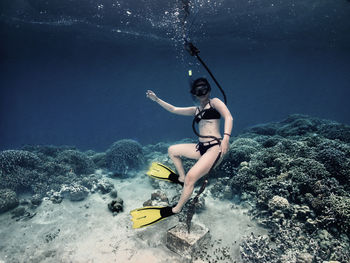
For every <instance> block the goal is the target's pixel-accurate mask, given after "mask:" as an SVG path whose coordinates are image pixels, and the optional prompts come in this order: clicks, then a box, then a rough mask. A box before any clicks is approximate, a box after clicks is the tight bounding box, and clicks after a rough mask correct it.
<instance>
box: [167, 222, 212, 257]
mask: <svg viewBox="0 0 350 263" xmlns="http://www.w3.org/2000/svg"><path fill="white" fill-rule="evenodd" d="M209 240H210V234H209V229H208V228H206V227H205V226H203V225H198V224H192V227H191V232H190V233H188V232H187V226H186V224H184V223H180V224H178V225H176V226H175V227H172V228H170V229H169V230H168V232H167V235H166V246H167V248H169V249H170V250H171V251H173V252H175V253H177V254H179V255H181V256H182V257H183V262H186V261H188V262H190V261H191V260H192V257H193V256H194V254H195V252H196V251H197V250H198V249H200V247H201V246H203V245H204V244H205V243H207V242H209Z"/></svg>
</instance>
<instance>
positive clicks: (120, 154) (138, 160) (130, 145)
mask: <svg viewBox="0 0 350 263" xmlns="http://www.w3.org/2000/svg"><path fill="white" fill-rule="evenodd" d="M106 162H107V167H108V168H109V169H111V170H112V171H114V172H116V173H121V174H126V173H127V172H128V171H129V170H132V169H138V168H140V167H141V165H142V164H143V163H144V155H143V151H142V146H141V145H140V144H139V143H138V142H136V141H134V140H127V139H126V140H120V141H117V142H115V143H113V144H112V146H111V147H110V148H109V149H108V150H107V154H106Z"/></svg>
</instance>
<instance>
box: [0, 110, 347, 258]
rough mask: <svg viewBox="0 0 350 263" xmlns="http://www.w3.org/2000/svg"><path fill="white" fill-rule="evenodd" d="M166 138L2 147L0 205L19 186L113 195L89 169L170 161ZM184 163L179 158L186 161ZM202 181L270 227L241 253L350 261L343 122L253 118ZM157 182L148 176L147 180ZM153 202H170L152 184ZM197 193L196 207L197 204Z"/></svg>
mask: <svg viewBox="0 0 350 263" xmlns="http://www.w3.org/2000/svg"><path fill="white" fill-rule="evenodd" d="M184 141H191V140H188V139H186V140H184ZM168 146H169V145H168V144H166V143H161V142H160V143H158V144H156V145H146V146H141V145H140V144H139V143H138V142H136V141H133V140H120V141H117V142H115V143H114V144H112V146H111V147H110V148H109V149H107V151H106V152H103V153H97V152H94V151H91V150H90V151H87V152H80V151H78V150H77V149H76V148H74V147H69V146H62V147H56V146H24V147H23V148H22V149H20V150H6V151H2V152H0V213H3V212H6V211H9V210H13V209H15V208H16V207H17V209H18V206H19V204H20V203H21V201H20V200H19V198H18V196H19V195H20V194H21V193H23V192H27V193H28V192H29V193H30V194H31V195H32V197H31V199H30V202H31V203H32V204H33V205H36V206H38V205H40V203H41V201H40V200H41V199H42V198H43V197H48V198H50V199H51V200H52V201H53V202H60V201H61V200H62V199H63V198H68V199H69V200H71V201H79V200H82V199H84V198H86V196H88V195H89V194H90V193H95V192H101V193H102V194H106V193H112V194H113V195H114V196H115V197H117V193H116V190H115V189H114V186H113V185H112V184H111V183H110V182H108V181H106V180H105V179H104V178H103V176H102V175H101V174H99V173H98V172H96V170H97V169H103V170H105V171H108V172H109V174H110V175H111V176H112V177H113V178H118V176H128V175H129V173H130V171H140V170H142V169H143V168H145V167H144V164H149V163H151V162H152V161H159V162H162V163H164V164H165V165H170V166H171V165H172V164H171V163H169V158H168V157H167V153H166V152H167V147H168ZM192 164H193V161H191V160H187V159H186V160H184V167H185V169H188V168H189V167H190V166H191V165H192ZM209 181H210V182H209V185H208V188H207V190H206V191H208V192H209V191H210V193H211V194H212V195H213V196H214V197H216V198H218V199H226V200H230V201H232V203H233V204H235V205H240V206H242V207H244V208H247V209H248V213H249V215H250V216H251V217H252V218H253V219H255V220H256V221H257V222H258V223H259V224H260V225H261V226H263V227H265V228H266V229H268V235H264V236H254V235H253V234H251V235H249V236H247V237H246V238H244V240H242V242H241V245H240V249H241V250H240V253H241V257H242V260H243V262H259V263H260V262H261V263H262V262H264V263H265V262H323V261H331V260H333V261H334V260H336V261H339V262H350V240H349V233H350V126H346V125H343V124H340V123H337V122H334V121H329V120H323V119H318V118H313V117H309V116H305V115H291V116H289V117H287V118H286V119H285V120H283V121H281V122H275V123H267V124H263V125H258V126H254V127H251V128H249V129H246V130H245V131H244V132H242V133H241V134H240V135H239V136H237V137H236V138H233V139H232V140H231V144H230V150H229V152H228V154H227V155H226V156H225V157H224V159H223V161H222V163H221V164H220V165H219V166H218V167H217V168H216V169H215V170H213V171H212V174H211V175H210V177H209ZM158 184H159V183H158V180H152V185H154V187H157V186H159V185H158ZM201 198H202V199H203V198H204V197H203V196H202V197H201ZM156 201H161V202H165V203H172V202H169V200H168V199H167V198H166V196H163V195H162V194H161V192H160V193H158V194H156V195H154V196H153V195H152V197H151V200H148V201H147V202H146V204H147V205H152V204H153V203H154V202H156ZM204 201H205V200H204V199H203V200H201V202H200V206H201V207H200V209H199V210H203V209H205V202H204ZM109 209H110V210H111V211H112V212H115V213H117V212H122V211H123V200H121V199H117V200H115V201H112V202H111V203H110V205H109ZM185 210H186V209H185ZM232 224H234V222H232Z"/></svg>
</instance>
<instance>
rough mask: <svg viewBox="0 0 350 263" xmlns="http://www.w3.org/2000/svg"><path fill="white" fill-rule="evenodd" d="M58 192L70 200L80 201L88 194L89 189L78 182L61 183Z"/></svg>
mask: <svg viewBox="0 0 350 263" xmlns="http://www.w3.org/2000/svg"><path fill="white" fill-rule="evenodd" d="M60 194H61V195H62V196H63V197H64V198H68V199H69V200H70V201H82V200H84V199H85V198H86V197H87V196H88V194H89V190H88V189H87V188H86V187H85V186H81V185H78V184H73V185H69V186H68V185H63V186H62V188H61V192H60Z"/></svg>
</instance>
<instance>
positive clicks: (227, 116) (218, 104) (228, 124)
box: [212, 98, 233, 154]
mask: <svg viewBox="0 0 350 263" xmlns="http://www.w3.org/2000/svg"><path fill="white" fill-rule="evenodd" d="M212 105H213V106H214V108H215V109H216V110H217V111H219V112H220V114H221V116H222V117H223V118H224V120H225V125H224V138H223V139H222V143H221V145H222V153H223V154H225V153H226V152H227V151H228V148H229V145H230V136H231V132H232V127H233V118H232V115H231V112H230V111H229V109H228V108H227V106H226V105H225V103H223V102H222V101H221V100H219V99H218V98H214V99H212Z"/></svg>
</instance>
